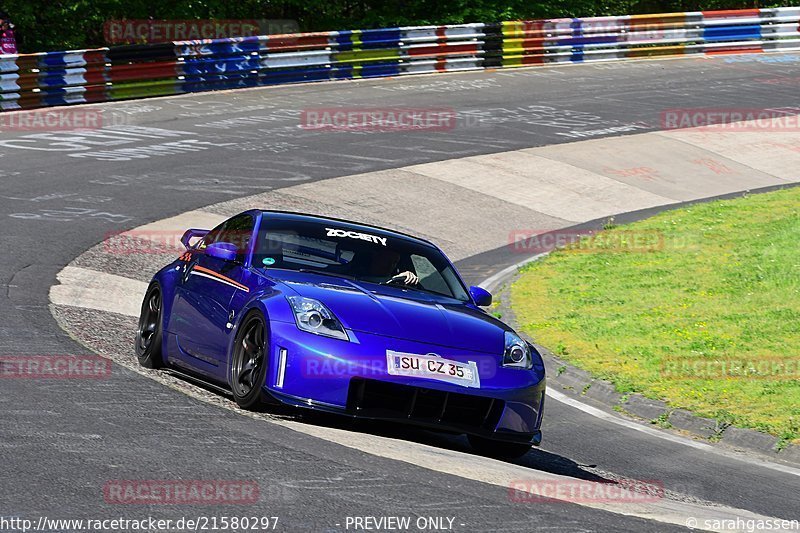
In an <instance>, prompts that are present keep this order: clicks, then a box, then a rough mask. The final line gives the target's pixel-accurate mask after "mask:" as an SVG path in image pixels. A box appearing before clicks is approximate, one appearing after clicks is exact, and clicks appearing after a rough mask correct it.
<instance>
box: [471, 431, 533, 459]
mask: <svg viewBox="0 0 800 533" xmlns="http://www.w3.org/2000/svg"><path fill="white" fill-rule="evenodd" d="M467 439H469V444H470V446H472V448H473V449H474V450H475V451H476V452H478V453H479V454H481V455H486V456H489V457H497V458H499V459H519V458H520V457H522V456H523V455H525V454H526V453H528V452H529V451H531V445H530V444H525V443H519V442H506V441H500V440H492V439H487V438H485V437H478V436H477V435H467Z"/></svg>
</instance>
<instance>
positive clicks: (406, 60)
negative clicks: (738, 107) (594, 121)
mask: <svg viewBox="0 0 800 533" xmlns="http://www.w3.org/2000/svg"><path fill="white" fill-rule="evenodd" d="M799 23H800V7H785V8H771V9H744V10H736V11H697V12H685V13H666V14H658V15H632V16H620V17H591V18H582V19H581V18H575V19H550V20H530V21H512V22H502V23H493V24H460V25H449V26H412V27H402V28H382V29H375V30H347V31H331V32H317V33H301V34H291V35H270V36H262V37H242V38H235V39H215V40H204V41H181V42H171V43H163V44H154V45H131V46H120V47H113V48H101V49H96V50H75V51H68V52H48V53H43V54H27V55H0V110H2V111H6V110H14V109H35V108H38V107H48V106H56V105H66V104H74V103H83V102H102V101H109V100H123V99H128V98H143V97H148V96H163V95H171V94H180V93H190V92H199V91H212V90H218V89H232V88H238V87H255V86H259V85H274V84H283V83H297V82H309V81H322V80H341V79H353V78H371V77H385V76H403V75H409V74H421V73H433V72H441V71H463V70H477V69H485V68H507V67H520V66H531V65H544V64H553V63H578V62H591V61H615V60H623V59H636V58H648V57H665V56H680V55H690V54H694V55H713V54H725V53H753V52H766V51H789V50H800V30H799V29H798V26H799Z"/></svg>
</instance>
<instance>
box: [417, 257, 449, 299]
mask: <svg viewBox="0 0 800 533" xmlns="http://www.w3.org/2000/svg"><path fill="white" fill-rule="evenodd" d="M411 262H412V263H413V264H414V270H415V271H416V274H417V276H419V284H420V285H422V288H423V289H427V290H429V291H434V292H438V293H439V294H452V293H453V291H451V290H450V287H449V286H448V285H447V282H446V281H445V280H444V278H443V277H442V275H441V274H440V273H439V271H438V270H436V267H435V266H433V265H432V264H431V262H430V261H429V260H428V258H427V257H423V256H421V255H413V254H412V255H411Z"/></svg>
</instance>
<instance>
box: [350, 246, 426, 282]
mask: <svg viewBox="0 0 800 533" xmlns="http://www.w3.org/2000/svg"><path fill="white" fill-rule="evenodd" d="M399 264H400V254H399V253H397V252H394V251H392V250H381V251H380V252H378V253H373V254H372V255H371V257H370V259H369V264H368V267H367V268H366V269H365V273H364V274H365V275H362V276H358V277H359V278H360V279H363V280H364V281H370V282H372V283H381V284H385V285H386V284H391V283H398V284H403V285H409V286H415V285H417V284H418V283H419V276H417V275H416V274H415V273H414V272H412V271H410V270H405V271H403V272H399V273H398V272H397V271H398V270H399V269H398V265H399Z"/></svg>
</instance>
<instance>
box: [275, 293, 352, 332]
mask: <svg viewBox="0 0 800 533" xmlns="http://www.w3.org/2000/svg"><path fill="white" fill-rule="evenodd" d="M286 299H287V300H289V305H291V306H292V311H293V312H294V320H295V322H297V327H298V328H300V329H302V330H303V331H307V332H309V333H314V334H315V335H324V336H326V337H333V338H334V339H341V340H345V341H347V340H350V337H349V336H348V335H347V332H346V331H345V330H344V326H342V323H341V322H339V319H338V318H336V316H335V315H334V314H333V313H331V311H330V309H328V308H327V307H325V304H323V303H322V302H320V301H319V300H314V299H313V298H304V297H302V296H287V297H286Z"/></svg>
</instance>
